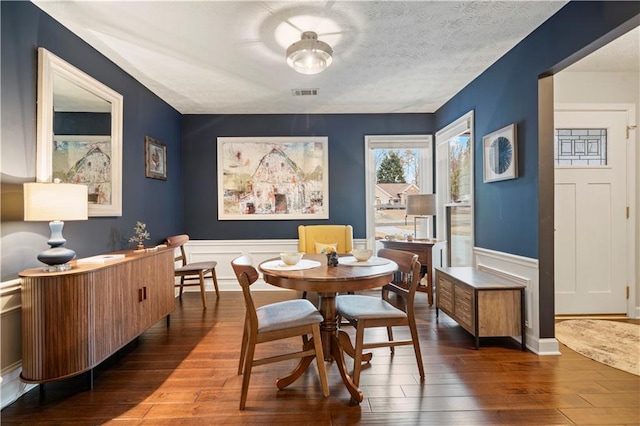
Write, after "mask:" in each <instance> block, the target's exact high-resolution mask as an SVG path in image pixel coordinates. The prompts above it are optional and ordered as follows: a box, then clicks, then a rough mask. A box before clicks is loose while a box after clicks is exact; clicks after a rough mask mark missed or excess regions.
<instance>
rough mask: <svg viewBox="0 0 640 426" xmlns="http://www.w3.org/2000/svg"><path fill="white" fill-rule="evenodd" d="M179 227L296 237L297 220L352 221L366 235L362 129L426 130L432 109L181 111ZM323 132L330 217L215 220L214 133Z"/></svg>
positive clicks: (200, 235) (202, 235)
mask: <svg viewBox="0 0 640 426" xmlns="http://www.w3.org/2000/svg"><path fill="white" fill-rule="evenodd" d="M182 133H183V139H182V142H183V165H184V170H183V172H184V181H185V182H188V185H187V184H185V190H184V197H185V226H186V230H187V232H188V233H189V234H190V235H191V237H192V238H194V239H205V240H207V239H210V240H226V239H240V240H242V239H289V238H293V239H295V238H298V231H297V228H298V225H299V224H302V223H303V224H351V225H353V229H354V237H355V238H365V236H366V229H365V227H366V225H365V222H366V219H365V217H366V212H365V174H364V161H365V152H364V137H365V135H409V134H432V133H433V114H274V115H271V114H264V115H262V114H261V115H185V116H184V117H183V130H182ZM221 136H224V137H247V136H256V137H257V136H327V137H328V139H329V219H328V220H307V221H305V220H277V221H276V220H256V221H244V220H243V221H226V220H225V221H218V187H217V185H218V183H217V151H216V150H217V145H216V143H217V138H218V137H221Z"/></svg>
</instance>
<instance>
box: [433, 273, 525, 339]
mask: <svg viewBox="0 0 640 426" xmlns="http://www.w3.org/2000/svg"><path fill="white" fill-rule="evenodd" d="M524 291H525V286H524V285H523V284H517V283H514V282H512V281H509V280H507V279H505V278H501V277H499V276H497V275H494V274H490V273H488V272H484V271H481V270H478V269H475V268H471V267H448V268H447V267H442V268H436V317H437V316H438V310H439V309H441V310H442V311H443V312H444V313H446V314H447V315H449V316H450V317H451V318H453V319H454V320H455V321H456V322H457V323H458V324H460V325H461V326H462V328H464V329H465V330H467V331H468V332H469V333H471V334H473V336H474V337H475V344H476V349H478V348H479V347H480V337H489V336H518V335H519V336H521V339H522V340H521V342H522V350H523V351H524V350H525V349H526V345H525V322H524V319H525V315H524V306H525V305H524Z"/></svg>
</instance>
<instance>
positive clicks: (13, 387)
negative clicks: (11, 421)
mask: <svg viewBox="0 0 640 426" xmlns="http://www.w3.org/2000/svg"><path fill="white" fill-rule="evenodd" d="M20 373H22V366H20V365H17V366H14V367H13V368H8V369H7V372H3V373H2V377H0V395H1V400H0V408H4V407H6V406H8V405H9V404H11V403H12V402H14V401H15V400H16V399H18V398H20V397H21V396H22V395H24V394H25V393H27V392H29V391H30V390H31V389H33V388H35V387H36V386H38V385H34V384H27V383H24V382H22V380H20Z"/></svg>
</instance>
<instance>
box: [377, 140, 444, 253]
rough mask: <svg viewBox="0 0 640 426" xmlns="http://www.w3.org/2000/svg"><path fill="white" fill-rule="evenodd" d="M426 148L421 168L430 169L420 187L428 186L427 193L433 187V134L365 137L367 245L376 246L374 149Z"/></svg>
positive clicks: (421, 157) (422, 156) (422, 175)
mask: <svg viewBox="0 0 640 426" xmlns="http://www.w3.org/2000/svg"><path fill="white" fill-rule="evenodd" d="M402 148H415V149H424V150H425V151H426V152H427V155H421V156H420V170H428V171H429V173H421V174H420V182H419V186H420V188H428V192H425V193H427V194H430V193H431V192H432V189H431V188H433V136H432V135H375V136H368V135H365V137H364V152H365V191H366V193H365V202H366V206H367V208H366V215H367V217H366V227H367V246H368V247H375V244H376V221H375V217H374V214H375V203H376V200H375V197H374V193H375V191H374V189H375V184H376V169H375V156H374V155H373V150H374V149H402Z"/></svg>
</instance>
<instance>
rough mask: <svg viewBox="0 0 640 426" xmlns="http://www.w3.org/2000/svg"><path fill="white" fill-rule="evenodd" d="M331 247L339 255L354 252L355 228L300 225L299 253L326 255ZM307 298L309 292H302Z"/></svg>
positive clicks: (303, 296) (347, 226)
mask: <svg viewBox="0 0 640 426" xmlns="http://www.w3.org/2000/svg"><path fill="white" fill-rule="evenodd" d="M329 247H331V248H332V249H333V250H334V251H335V252H336V253H338V254H347V253H351V250H353V227H352V226H351V225H300V226H298V251H299V252H301V253H307V254H313V253H324V252H325V251H326V250H327V248H329ZM302 298H303V299H306V298H307V292H306V291H303V292H302Z"/></svg>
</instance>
